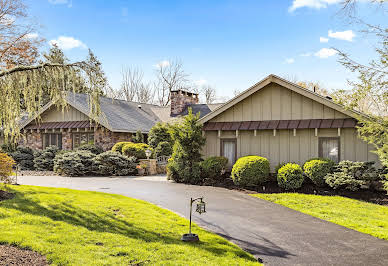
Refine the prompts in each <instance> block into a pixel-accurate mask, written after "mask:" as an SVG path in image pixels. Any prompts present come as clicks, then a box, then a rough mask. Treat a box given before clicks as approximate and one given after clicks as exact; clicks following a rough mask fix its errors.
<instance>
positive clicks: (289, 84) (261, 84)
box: [199, 74, 367, 123]
mask: <svg viewBox="0 0 388 266" xmlns="http://www.w3.org/2000/svg"><path fill="white" fill-rule="evenodd" d="M270 83H276V84H279V85H280V86H283V87H285V88H287V89H289V90H291V91H294V92H296V93H299V94H301V95H303V96H305V97H307V98H310V99H312V100H314V101H316V102H319V103H321V104H323V105H326V106H327V107H330V108H332V109H334V110H336V111H338V112H341V113H343V114H346V115H348V116H350V117H353V118H357V117H358V116H363V117H367V115H365V114H363V113H361V112H358V111H352V110H348V109H346V108H345V107H344V106H342V105H340V104H337V103H335V102H333V101H331V100H330V99H328V98H326V97H324V96H322V95H320V94H318V93H315V92H313V91H311V90H308V89H305V88H303V87H301V86H299V85H297V84H295V83H292V82H290V81H287V80H285V79H282V78H280V77H278V76H276V75H273V74H271V75H269V76H267V77H266V78H265V79H263V80H261V81H259V82H258V83H256V84H255V85H253V86H252V87H250V88H248V89H247V90H245V91H243V92H242V93H240V94H239V95H237V96H236V97H234V98H232V99H231V100H229V101H227V102H226V103H224V104H222V105H221V106H219V107H218V108H216V109H215V110H214V111H213V112H211V113H209V114H207V115H205V116H204V117H202V118H201V119H200V120H199V122H200V123H205V122H207V121H209V120H210V119H212V118H214V117H216V116H217V115H219V114H221V113H222V112H224V111H226V110H227V109H229V108H230V107H232V106H234V105H235V104H237V103H239V102H241V101H242V100H244V99H245V98H247V97H249V96H250V95H252V94H254V93H255V92H257V91H259V90H261V89H262V88H264V87H265V86H267V85H269V84H270Z"/></svg>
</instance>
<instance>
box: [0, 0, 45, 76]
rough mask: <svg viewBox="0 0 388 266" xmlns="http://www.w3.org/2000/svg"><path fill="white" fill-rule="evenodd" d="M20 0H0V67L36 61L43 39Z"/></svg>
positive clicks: (4, 67) (7, 67) (29, 63)
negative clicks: (29, 19)
mask: <svg viewBox="0 0 388 266" xmlns="http://www.w3.org/2000/svg"><path fill="white" fill-rule="evenodd" d="M28 18H29V17H28V15H27V13H26V6H25V5H24V4H23V3H22V1H21V0H0V36H1V38H0V69H9V68H12V67H16V66H19V65H31V64H34V63H36V59H37V57H38V56H39V51H38V49H39V46H40V45H41V43H42V42H43V39H42V38H40V37H39V36H38V34H37V33H36V32H34V31H35V25H34V23H31V22H30V21H28Z"/></svg>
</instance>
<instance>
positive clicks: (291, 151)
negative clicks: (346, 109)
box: [203, 83, 378, 170]
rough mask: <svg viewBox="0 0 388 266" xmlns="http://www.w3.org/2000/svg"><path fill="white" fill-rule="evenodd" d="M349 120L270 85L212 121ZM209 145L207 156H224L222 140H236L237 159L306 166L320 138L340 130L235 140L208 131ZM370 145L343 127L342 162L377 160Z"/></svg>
mask: <svg viewBox="0 0 388 266" xmlns="http://www.w3.org/2000/svg"><path fill="white" fill-rule="evenodd" d="M336 118H348V116H347V115H346V114H343V113H341V112H338V111H336V110H334V109H331V108H329V107H327V106H325V105H323V104H321V103H319V102H316V101H313V100H311V99H309V98H307V97H305V96H302V95H300V94H298V93H296V92H293V91H291V90H289V89H287V88H284V87H282V86H280V85H278V84H273V83H272V84H270V85H267V86H266V87H264V88H263V89H261V90H259V91H257V92H256V93H254V94H252V95H251V96H249V97H247V98H246V99H244V100H242V101H241V102H239V103H237V104H236V105H234V106H232V107H230V108H229V109H227V110H226V111H224V112H223V113H221V114H219V115H218V116H216V117H214V118H213V119H211V120H210V121H209V122H236V121H258V120H259V121H260V120H289V119H336ZM205 136H206V145H205V147H204V149H203V154H204V156H205V157H209V156H219V155H221V146H220V145H221V139H223V138H236V140H237V158H239V157H242V156H246V155H260V156H263V157H266V158H268V159H269V161H270V164H271V169H272V170H273V169H274V167H275V166H276V165H277V164H279V163H281V162H295V163H298V164H303V163H304V162H305V161H306V160H308V159H310V158H313V157H318V139H319V137H338V129H319V130H318V135H317V136H315V129H297V130H296V135H295V136H294V133H293V130H288V129H285V130H283V129H282V130H277V131H276V135H275V136H274V134H273V130H257V134H256V136H254V133H253V131H252V130H240V131H239V133H238V136H237V137H236V132H235V131H221V136H220V137H219V136H218V132H217V131H206V132H205ZM371 150H373V147H372V146H371V145H368V144H367V143H366V142H364V141H362V140H361V139H360V138H358V136H357V131H356V129H354V128H343V129H341V131H340V160H351V161H376V162H378V157H377V155H376V154H374V153H371V152H370V151H371Z"/></svg>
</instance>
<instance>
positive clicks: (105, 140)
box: [19, 128, 132, 151]
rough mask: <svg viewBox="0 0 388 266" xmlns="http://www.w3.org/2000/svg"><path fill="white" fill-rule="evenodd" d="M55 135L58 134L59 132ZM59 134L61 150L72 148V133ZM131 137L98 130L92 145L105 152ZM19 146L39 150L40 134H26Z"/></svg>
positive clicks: (40, 145) (35, 132) (41, 143)
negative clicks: (99, 147)
mask: <svg viewBox="0 0 388 266" xmlns="http://www.w3.org/2000/svg"><path fill="white" fill-rule="evenodd" d="M74 132H76V131H74ZM55 133H59V130H58V131H57V132H55ZM61 133H62V149H63V150H71V149H72V148H73V140H72V136H73V135H72V133H73V132H69V131H68V130H63V132H61ZM131 137H132V133H121V132H111V131H109V130H106V129H105V130H102V129H101V128H100V129H97V130H96V131H95V132H94V143H95V144H96V145H99V146H101V147H102V148H103V149H104V150H105V151H106V150H110V149H111V148H112V146H113V145H114V144H116V143H117V142H119V141H131ZM19 145H22V146H27V147H30V148H32V149H35V150H41V149H42V147H43V142H42V132H37V131H36V130H34V131H32V132H31V131H28V132H26V133H25V134H24V136H23V138H22V139H21V140H20V141H19Z"/></svg>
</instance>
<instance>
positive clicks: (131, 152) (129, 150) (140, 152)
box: [122, 142, 152, 159]
mask: <svg viewBox="0 0 388 266" xmlns="http://www.w3.org/2000/svg"><path fill="white" fill-rule="evenodd" d="M147 149H150V150H152V149H151V148H150V146H149V145H148V144H145V143H132V142H129V143H127V144H125V145H124V147H123V149H122V153H123V155H125V156H127V157H132V156H134V157H136V158H137V159H147V156H146V153H145V151H146V150H147Z"/></svg>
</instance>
